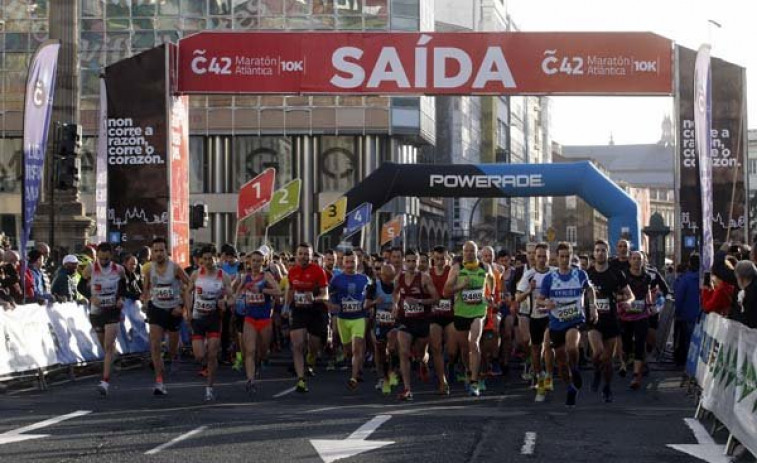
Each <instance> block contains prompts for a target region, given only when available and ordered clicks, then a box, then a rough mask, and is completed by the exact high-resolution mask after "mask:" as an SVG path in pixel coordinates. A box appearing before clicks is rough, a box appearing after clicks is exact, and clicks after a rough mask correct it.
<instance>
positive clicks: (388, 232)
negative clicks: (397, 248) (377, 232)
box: [380, 215, 402, 246]
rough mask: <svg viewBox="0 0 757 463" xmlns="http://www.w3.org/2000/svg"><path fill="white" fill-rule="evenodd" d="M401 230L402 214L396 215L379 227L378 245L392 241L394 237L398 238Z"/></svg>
mask: <svg viewBox="0 0 757 463" xmlns="http://www.w3.org/2000/svg"><path fill="white" fill-rule="evenodd" d="M401 232H402V216H401V215H398V216H397V217H395V218H393V219H392V220H390V221H389V222H386V223H385V224H384V226H382V227H381V243H380V246H383V245H385V244H386V243H388V242H390V241H392V240H393V239H395V238H399V236H400V233H401Z"/></svg>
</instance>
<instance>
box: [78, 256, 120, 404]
mask: <svg viewBox="0 0 757 463" xmlns="http://www.w3.org/2000/svg"><path fill="white" fill-rule="evenodd" d="M112 258H113V248H112V247H111V245H110V243H100V244H99V245H98V246H97V259H96V260H95V261H94V262H92V263H90V264H89V265H87V267H86V268H85V269H84V272H83V274H82V276H81V279H82V281H83V283H81V284H80V285H79V288H82V286H84V287H85V288H86V289H85V293H86V292H88V293H89V294H85V296H86V295H89V310H90V311H89V320H90V321H91V322H92V328H94V330H95V333H97V338H98V339H99V340H100V345H101V346H103V349H104V350H105V359H104V360H103V376H102V381H100V384H99V385H98V386H97V390H98V391H100V394H102V395H103V396H107V395H108V390H109V389H110V370H111V367H112V363H113V360H114V357H115V353H116V336H117V335H118V324H119V323H121V309H122V308H123V297H124V294H125V292H126V277H125V275H124V269H123V267H121V266H120V265H118V264H116V263H115V262H113V261H112V260H111V259H112Z"/></svg>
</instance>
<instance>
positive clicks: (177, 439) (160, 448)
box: [145, 426, 208, 455]
mask: <svg viewBox="0 0 757 463" xmlns="http://www.w3.org/2000/svg"><path fill="white" fill-rule="evenodd" d="M207 428H208V427H207V426H200V427H199V428H196V429H193V430H191V431H189V432H186V433H184V434H182V435H180V436H178V437H175V438H173V439H171V440H170V441H168V442H166V443H165V444H161V445H159V446H157V447H155V448H154V449H152V450H148V451H147V452H145V455H155V454H157V453H160V452H162V451H163V450H165V449H167V448H168V447H171V446H173V445H176V444H178V443H179V442H181V441H184V440H187V439H189V438H190V437H192V436H194V435H195V434H200V433H201V432H203V431H205V430H206V429H207Z"/></svg>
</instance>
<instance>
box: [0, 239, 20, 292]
mask: <svg viewBox="0 0 757 463" xmlns="http://www.w3.org/2000/svg"><path fill="white" fill-rule="evenodd" d="M18 261H19V256H18V253H17V252H16V251H5V257H4V262H3V273H4V278H3V279H2V283H1V284H2V286H3V287H5V288H8V291H9V292H10V295H11V297H12V298H13V300H14V301H15V302H16V304H23V302H24V293H23V291H21V279H20V278H19V272H20V265H19V262H18Z"/></svg>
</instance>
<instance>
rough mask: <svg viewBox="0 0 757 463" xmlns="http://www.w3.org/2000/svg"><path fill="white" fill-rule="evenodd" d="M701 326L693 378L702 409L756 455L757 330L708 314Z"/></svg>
mask: <svg viewBox="0 0 757 463" xmlns="http://www.w3.org/2000/svg"><path fill="white" fill-rule="evenodd" d="M701 326H702V327H703V328H704V329H703V330H702V339H701V344H700V348H699V362H698V365H697V371H696V378H697V383H698V384H699V385H700V387H701V388H702V399H701V400H702V402H701V404H702V407H703V408H705V409H706V410H708V411H711V412H712V413H713V414H714V415H715V416H716V417H717V419H718V421H720V422H721V423H723V425H725V427H726V428H727V429H728V431H729V432H730V433H731V434H733V435H734V437H736V439H737V440H738V441H739V442H741V443H742V444H744V445H745V446H746V447H747V448H748V449H749V450H750V451H751V452H752V453H755V452H757V330H754V329H749V328H747V327H746V326H745V325H743V324H741V323H738V322H735V321H732V320H728V319H725V318H723V317H721V316H720V315H717V314H709V315H708V316H707V319H706V320H705V321H704V322H702V324H701ZM692 347H693V348H695V347H694V346H692Z"/></svg>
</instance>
